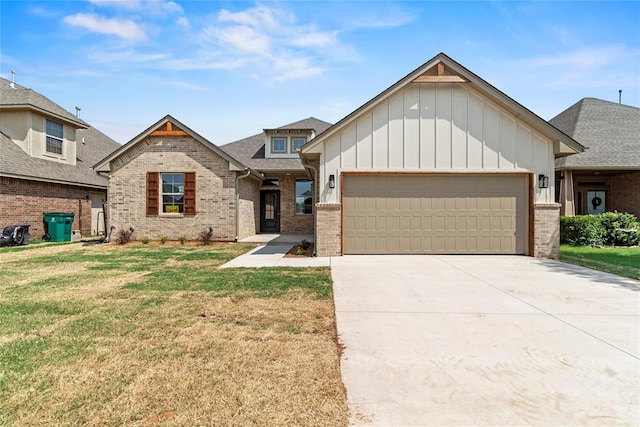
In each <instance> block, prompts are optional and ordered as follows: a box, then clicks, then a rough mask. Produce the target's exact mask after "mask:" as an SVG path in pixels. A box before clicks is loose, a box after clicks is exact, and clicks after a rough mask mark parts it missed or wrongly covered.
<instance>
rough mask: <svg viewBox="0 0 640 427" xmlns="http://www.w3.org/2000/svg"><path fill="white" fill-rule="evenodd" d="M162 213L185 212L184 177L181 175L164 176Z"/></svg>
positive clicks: (165, 174) (164, 174) (166, 174)
mask: <svg viewBox="0 0 640 427" xmlns="http://www.w3.org/2000/svg"><path fill="white" fill-rule="evenodd" d="M162 212H163V213H183V212H184V175H183V174H181V173H163V174H162Z"/></svg>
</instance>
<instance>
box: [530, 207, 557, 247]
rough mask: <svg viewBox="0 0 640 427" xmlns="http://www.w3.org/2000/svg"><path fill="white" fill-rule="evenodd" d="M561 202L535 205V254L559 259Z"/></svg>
mask: <svg viewBox="0 0 640 427" xmlns="http://www.w3.org/2000/svg"><path fill="white" fill-rule="evenodd" d="M559 251H560V204H558V203H549V204H536V205H534V207H533V254H532V255H533V256H535V257H540V258H553V259H557V258H558V256H559V254H560V252H559Z"/></svg>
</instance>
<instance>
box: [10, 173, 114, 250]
mask: <svg viewBox="0 0 640 427" xmlns="http://www.w3.org/2000/svg"><path fill="white" fill-rule="evenodd" d="M106 194H107V192H106V190H98V189H93V188H87V187H81V186H73V185H65V184H55V183H48V182H42V181H30V180H25V179H16V178H7V177H0V230H1V229H3V228H4V227H6V226H8V225H13V224H28V225H30V226H31V227H30V229H29V234H30V235H31V236H32V237H33V238H41V237H42V236H43V235H44V226H43V223H42V220H43V215H42V214H43V213H44V212H68V213H73V214H74V215H75V217H74V220H73V225H72V229H73V230H80V233H81V234H82V236H83V237H86V236H91V198H96V199H98V200H99V199H106ZM87 196H89V200H87Z"/></svg>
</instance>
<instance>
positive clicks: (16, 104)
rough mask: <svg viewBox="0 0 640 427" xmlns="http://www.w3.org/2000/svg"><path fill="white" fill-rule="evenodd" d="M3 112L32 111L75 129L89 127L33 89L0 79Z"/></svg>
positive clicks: (0, 99)
mask: <svg viewBox="0 0 640 427" xmlns="http://www.w3.org/2000/svg"><path fill="white" fill-rule="evenodd" d="M5 110H7V111H8V110H32V111H37V112H39V113H40V114H42V115H43V116H47V117H50V118H54V119H58V120H60V121H62V122H65V123H67V124H69V125H71V126H73V127H75V128H88V127H89V126H90V125H89V124H88V123H87V122H85V121H84V120H81V119H79V118H77V117H76V116H74V115H73V114H71V113H70V112H68V111H67V110H65V109H64V108H62V107H61V106H59V105H58V104H56V103H55V102H53V101H51V100H50V99H48V98H47V97H45V96H43V95H41V94H39V93H38V92H36V91H34V90H33V89H29V88H26V87H24V86H20V85H19V84H17V83H11V82H10V81H9V80H7V79H5V78H2V77H0V111H5Z"/></svg>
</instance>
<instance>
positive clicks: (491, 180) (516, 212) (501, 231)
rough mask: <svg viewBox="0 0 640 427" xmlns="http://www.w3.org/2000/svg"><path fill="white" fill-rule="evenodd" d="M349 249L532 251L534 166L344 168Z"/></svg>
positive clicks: (345, 241)
mask: <svg viewBox="0 0 640 427" xmlns="http://www.w3.org/2000/svg"><path fill="white" fill-rule="evenodd" d="M342 182H343V195H342V208H343V212H342V214H343V236H342V238H343V253H344V254H526V253H527V252H528V250H527V248H528V241H527V238H528V225H529V174H507V173H494V174H473V173H468V174H432V173H427V174H387V173H375V174H367V173H363V174H360V173H344V174H343V176H342Z"/></svg>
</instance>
